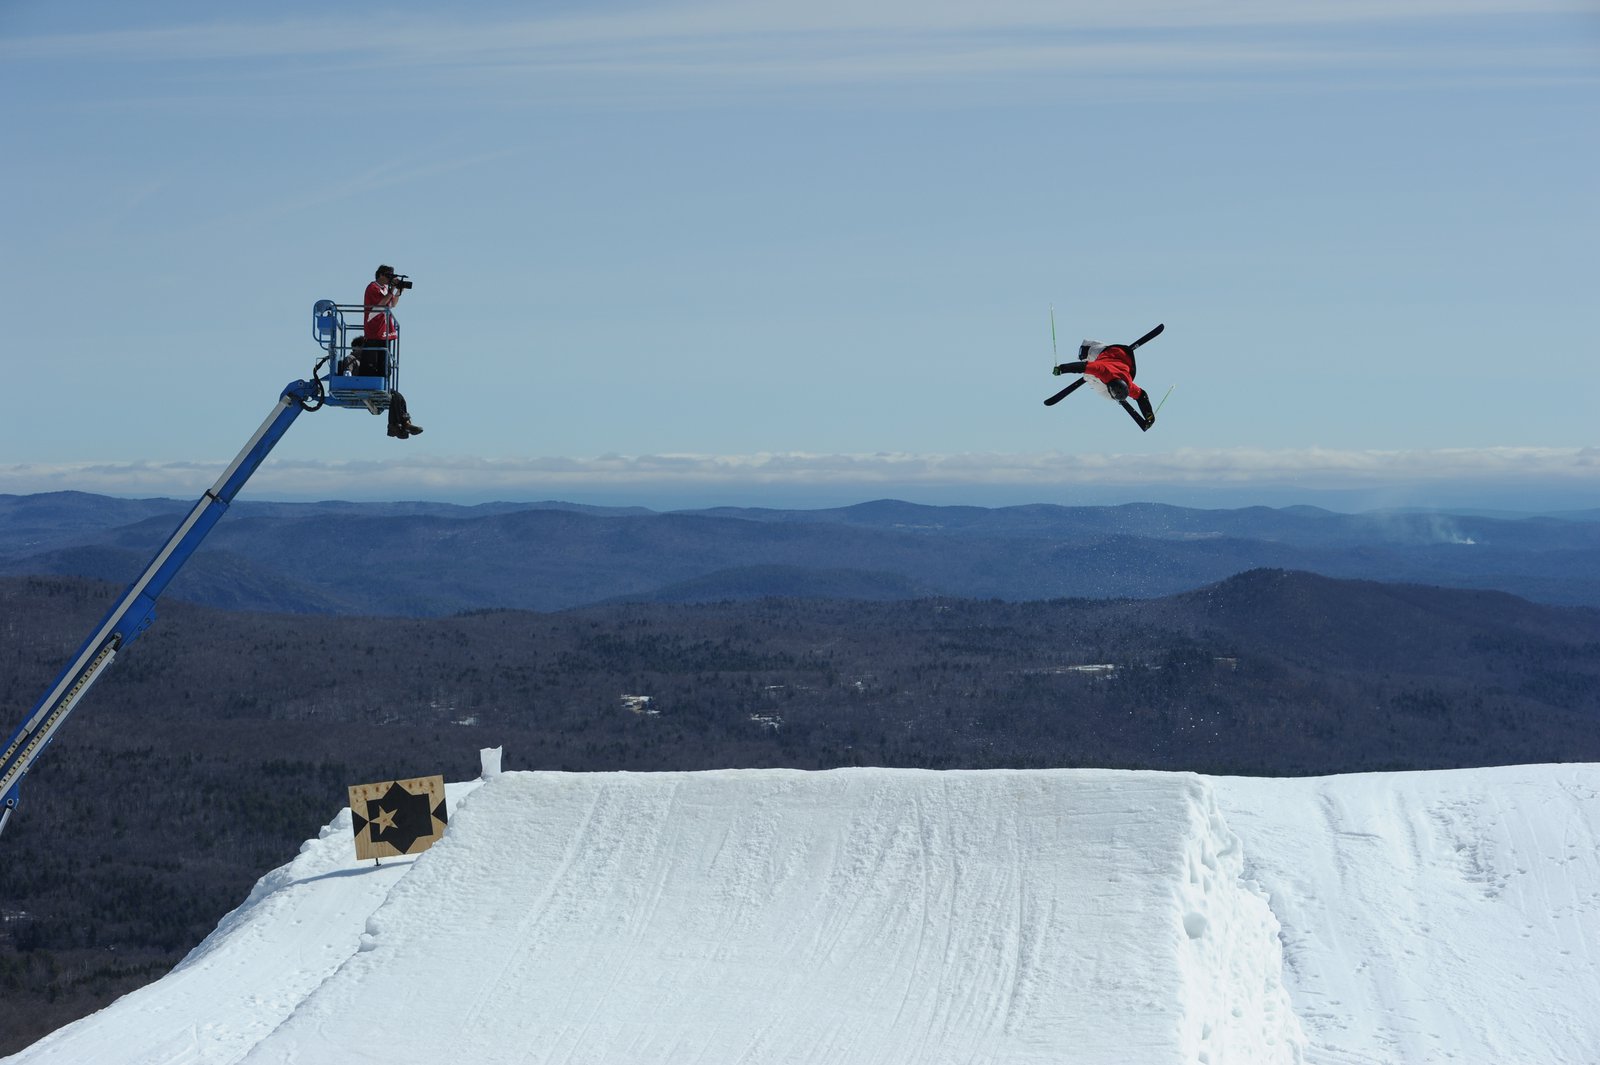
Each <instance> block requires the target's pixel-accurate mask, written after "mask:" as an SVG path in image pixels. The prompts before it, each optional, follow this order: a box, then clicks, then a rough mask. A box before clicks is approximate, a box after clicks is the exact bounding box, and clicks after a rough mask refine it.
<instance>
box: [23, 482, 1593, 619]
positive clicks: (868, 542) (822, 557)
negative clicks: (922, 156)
mask: <svg viewBox="0 0 1600 1065" xmlns="http://www.w3.org/2000/svg"><path fill="white" fill-rule="evenodd" d="M190 506H192V504H191V503H190V502H188V501H181V500H170V499H138V500H130V499H116V498H111V497H107V496H96V495H89V494H84V493H74V492H64V493H49V494H41V495H28V496H15V495H0V574H7V575H33V574H37V575H45V574H53V575H64V576H80V577H91V578H98V579H104V580H111V581H116V582H126V581H128V580H130V579H131V578H132V577H133V576H134V575H135V574H136V573H137V572H138V571H139V569H140V568H141V566H142V565H143V564H144V563H145V562H146V561H147V560H148V558H149V557H150V556H151V554H152V553H153V552H154V551H155V550H156V548H157V547H159V546H160V544H161V543H162V542H163V541H164V540H165V538H166V537H167V535H168V534H169V533H170V532H171V531H172V529H173V528H174V527H175V525H176V523H177V521H178V520H179V518H180V517H181V516H182V515H183V514H184V513H186V512H187V510H188V509H189V508H190ZM1260 567H1273V568H1283V569H1293V570H1303V571H1308V572H1312V573H1319V574H1322V575H1325V576H1330V577H1344V578H1361V579H1367V580H1378V581H1401V582H1413V583H1421V584H1432V585H1439V586H1445V587H1455V588H1472V589H1493V590H1499V591H1505V592H1510V593H1513V594H1515V595H1518V596H1522V597H1524V598H1527V599H1530V600H1534V601H1537V602H1544V603H1552V604H1562V605H1584V606H1600V511H1588V512H1583V513H1575V514H1570V515H1563V516H1559V517H1552V516H1539V517H1514V516H1505V515H1482V514H1469V513H1434V512H1416V511H1389V512H1371V513H1364V514H1339V513H1335V512H1332V511H1327V510H1322V509H1319V508H1315V507H1287V508H1266V507H1251V508H1244V509H1237V510H1198V509H1189V508H1184V507H1174V506H1165V505H1158V504H1129V505H1125V506H1115V507H1063V506H1053V505H1045V504H1037V505H1030V506H1014V507H999V508H983V507H959V506H922V505H918V504H913V503H906V502H900V501H896V500H879V501H876V502H870V503H862V504H859V505H856V506H850V507H841V508H835V509H827V510H769V509H761V508H717V509H712V510H700V511H674V512H668V513H660V512H655V511H650V510H646V509H643V508H603V507H587V506H579V505H575V504H569V503H561V502H554V501H544V502H534V503H488V504H483V505H479V506H453V505H449V504H441V503H345V502H321V503H257V502H240V503H235V504H234V505H233V506H232V507H231V508H230V513H229V514H228V515H227V516H226V517H225V518H224V519H223V520H222V522H221V523H219V524H218V526H217V528H216V529H215V531H213V532H212V534H211V536H210V538H209V539H208V541H207V542H206V544H205V545H204V546H203V547H202V548H201V550H200V551H199V552H198V553H197V554H196V556H195V559H194V561H193V562H192V563H191V564H190V565H189V567H188V568H187V569H185V570H184V572H183V573H182V574H181V575H180V576H179V577H178V579H177V580H176V581H175V582H174V584H173V586H172V589H171V594H172V595H173V596H175V597H178V598H183V599H187V600H190V601H194V602H199V603H205V604H208V605H212V606H220V607H227V608H232V609H240V610H270V611H280V612H290V613H332V614H369V615H405V616H436V615H445V614H452V613H457V612H461V611H467V610H480V609H493V608H514V609H532V610H557V609H564V608H569V607H575V606H583V605H588V604H595V603H605V602H616V601H641V602H715V601H721V600H748V599H757V598H763V597H767V596H788V597H810V598H855V599H867V600H894V599H907V598H920V597H924V596H930V595H945V596H958V597H964V598H981V599H990V598H993V599H1001V600H1008V601H1022V600H1035V599H1054V598H1070V597H1086V598H1115V597H1133V598H1154V597H1159V596H1166V595H1172V594H1176V593H1180V592H1184V591H1189V590H1192V589H1195V588H1199V587H1202V586H1204V585H1208V584H1211V583H1213V582H1216V581H1219V580H1223V579H1226V578H1227V577H1230V576H1232V575H1234V574H1236V573H1241V572H1244V571H1246V570H1251V569H1256V568H1260Z"/></svg>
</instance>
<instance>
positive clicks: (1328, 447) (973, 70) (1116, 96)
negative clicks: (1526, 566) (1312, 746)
mask: <svg viewBox="0 0 1600 1065" xmlns="http://www.w3.org/2000/svg"><path fill="white" fill-rule="evenodd" d="M0 131H3V142H4V144H5V151H4V161H3V162H0V202H3V203H4V205H5V207H4V212H5V215H4V226H3V229H0V247H3V251H4V254H3V257H0V314H3V318H4V321H5V337H6V343H5V347H6V349H7V353H8V354H7V358H6V360H5V363H6V370H7V377H8V379H9V381H8V384H9V392H10V402H9V403H8V404H7V415H6V417H5V418H3V419H0V491H3V492H31V491H43V490H51V489H57V488H77V489H82V490H87V491H101V492H108V493H112V494H121V495H177V496H187V495H192V494H195V493H197V492H198V491H199V490H201V489H203V488H205V487H206V486H207V485H209V483H210V481H211V479H212V478H213V477H214V476H215V473H216V471H217V470H218V469H219V468H220V466H221V464H223V463H225V462H226V460H228V459H229V458H231V457H232V455H233V453H234V451H235V450H236V449H237V448H238V447H239V446H240V445H241V444H242V443H243V442H244V440H245V439H246V438H247V436H248V435H249V433H250V432H251V431H252V430H253V429H254V428H255V426H256V425H257V424H258V423H259V421H260V420H261V418H262V417H264V416H265V415H266V414H267V412H268V410H269V409H270V408H271V406H272V404H273V402H274V400H275V397H276V395H277V392H278V390H279V389H280V388H281V387H282V386H283V384H284V383H286V382H287V381H290V380H292V379H294V378H297V377H301V376H304V375H305V374H306V373H307V372H308V371H309V370H310V368H311V365H312V362H313V361H314V358H315V356H316V354H317V349H316V348H315V345H314V344H313V343H312V341H311V339H310V332H309V330H310V307H311V304H312V303H313V302H314V301H315V300H317V299H319V298H323V297H331V298H336V299H338V300H340V301H341V302H350V301H354V300H356V299H358V297H359V292H360V289H361V287H362V286H363V285H364V284H365V282H366V280H367V279H368V278H370V276H371V272H372V269H373V267H374V266H375V265H376V264H377V263H378V262H380V261H383V262H389V263H393V264H395V265H396V266H397V267H399V268H400V269H401V270H402V271H404V272H407V273H409V274H411V275H412V276H413V278H415V280H416V284H417V287H416V289H415V290H414V291H413V292H412V293H410V294H409V295H408V296H407V297H406V298H405V300H404V301H403V302H402V304H401V306H400V308H399V310H400V317H401V323H402V337H403V339H402V344H403V355H404V363H403V365H404V371H403V373H404V376H403V380H402V385H403V388H404V391H405V392H406V394H407V396H408V398H409V399H410V401H411V405H412V408H413V412H414V414H415V417H416V420H417V421H418V422H419V423H421V424H423V425H424V426H425V427H426V429H427V432H426V434H424V435H423V436H421V437H418V438H415V439H413V440H409V441H405V442H398V441H394V440H390V439H389V438H387V437H386V436H385V435H384V433H383V431H382V423H381V421H380V420H378V419H374V418H371V417H369V416H367V415H365V414H357V413H352V412H348V411H335V410H325V411H322V412H319V413H317V414H315V415H311V416H307V417H303V418H302V419H301V420H300V422H299V423H298V424H297V425H296V426H295V428H294V430H293V431H292V432H291V434H290V436H289V437H288V438H287V439H286V441H285V442H284V443H283V444H282V445H280V448H279V450H278V452H277V454H276V455H275V457H274V459H273V461H272V462H271V463H270V464H269V466H268V467H267V468H265V469H263V471H262V472H261V473H260V474H259V475H258V477H257V480H256V481H255V482H253V483H252V485H251V487H250V488H249V489H247V494H248V495H249V496H251V497H255V498H330V497H341V498H357V499H359V498H386V499H395V498H433V499H450V500H456V501H475V500H482V499H538V498H548V497H558V498H567V499H577V500H582V501H590V502H610V503H644V504H646V505H657V506H674V505H701V504H709V503H747V504H762V503H774V504H784V505H822V504H831V503H846V502H853V501H857V500H862V499H870V498H876V497H880V496H886V495H893V496H899V497H902V498H910V499H917V500H923V501H929V502H975V503H984V504H996V503H1004V502H1024V501H1048V502H1060V503H1072V502H1108V501H1119V500H1131V499H1145V498H1162V499H1169V500H1172V501H1175V502H1189V503H1201V504H1204V503H1208V502H1211V503H1215V504H1216V505H1237V504H1241V503H1247V502H1258V501H1259V502H1268V503H1282V502H1289V501H1293V500H1295V499H1304V500H1306V501H1313V502H1318V501H1321V502H1328V503H1330V504H1331V505H1339V506H1346V507H1349V508H1351V509H1356V508H1360V507H1364V506H1380V505H1411V504H1421V505H1426V504H1438V505H1453V506H1466V505H1476V506H1485V507H1489V506H1527V507H1546V506H1593V505H1595V502H1594V501H1595V500H1596V498H1600V497H1597V494H1596V491H1595V490H1596V488H1597V487H1600V441H1597V440H1596V428H1595V427H1596V423H1597V419H1596V416H1595V409H1596V405H1597V400H1600V387H1597V380H1600V377H1597V365H1600V364H1597V361H1596V355H1597V351H1596V344H1595V342H1594V339H1593V337H1594V334H1593V332H1592V330H1593V323H1592V321H1590V319H1591V318H1592V313H1591V312H1592V309H1593V308H1594V307H1595V305H1596V302H1597V301H1596V294H1597V292H1600V268H1597V266H1596V261H1597V259H1596V254H1595V251H1594V248H1595V245H1596V238H1597V236H1600V209H1597V207H1596V194H1595V175H1596V174H1597V173H1600V150H1597V149H1600V133H1597V131H1600V9H1597V8H1596V7H1595V5H1594V4H1593V3H1592V2H1590V0H1531V2H1530V0H1453V2H1449V3H1445V2H1440V0H1385V2H1381V3H1379V2H1364V0H1354V2H1351V0H1338V2H1335V0H1309V2H1299V3H1287V4H1286V3H1281V2H1268V0H1233V2H1223V3H1212V4H1205V5H1197V4H1193V3H1187V2H1179V0H1133V2H1127V3H1121V4H1117V5H1108V4H1099V3H1094V4H1091V3H1082V2H1077V0H1066V2H1061V0H1054V2H1049V3H1043V2H1029V0H993V2H989V3H985V4H976V3H940V2H937V0H935V2H926V0H924V2H917V3H911V2H899V0H884V2H878V3H860V2H851V3H843V2H839V3H829V2H817V0H805V2H801V0H792V2H790V0H784V2H773V3H766V4H759V5H756V4H748V3H745V4H737V3H717V2H705V3H701V2H685V3H645V4H638V5H627V4H617V3H605V2H602V3H585V4H582V5H579V4H564V3H555V4H543V5H538V6H537V7H533V6H528V5H510V4H506V5H500V4H461V5H453V6H450V7H448V8H442V7H439V6H438V5H434V4H415V3H408V2H401V3H392V4H385V5H377V6H374V5H361V6H360V7H359V8H357V7H355V6H353V5H328V4H316V5H312V4H303V3H298V2H293V0H291V2H286V3H278V4H274V5H271V6H270V7H246V6H240V5H227V6H226V7H222V6H219V5H215V4H210V3H204V4H203V3H198V2H196V3H187V2H152V3H146V4H137V5H132V4H110V3H74V4H46V3H44V2H34V0H10V2H8V3H6V4H4V5H0ZM1052 305H1053V306H1054V308H1055V315H1056V322H1057V329H1058V334H1059V337H1060V342H1061V344H1062V347H1063V350H1064V351H1065V350H1066V349H1068V348H1070V347H1072V346H1074V345H1075V344H1076V342H1077V341H1078V340H1079V339H1081V338H1083V337H1094V338H1098V339H1104V340H1113V341H1114V340H1127V339H1132V338H1133V337H1135V336H1138V335H1139V334H1140V333H1142V332H1144V331H1145V330H1146V329H1148V328H1150V327H1151V326H1153V325H1154V324H1156V323H1157V322H1165V323H1166V324H1167V331H1166V335H1165V336H1163V337H1162V338H1161V339H1160V340H1158V341H1156V342H1154V343H1153V344H1152V345H1151V346H1150V347H1149V348H1147V349H1145V350H1144V352H1142V356H1143V357H1142V358H1141V359H1140V381H1141V383H1143V384H1145V386H1146V387H1147V388H1150V389H1152V390H1153V391H1154V392H1155V394H1156V395H1157V397H1160V396H1161V395H1162V394H1164V393H1165V392H1166V390H1167V388H1168V387H1169V386H1172V387H1173V393H1172V398H1171V400H1170V402H1169V403H1168V405H1167V407H1166V408H1165V409H1164V410H1163V411H1162V414H1161V418H1160V421H1159V422H1158V424H1157V426H1156V427H1155V429H1154V430H1153V431H1152V432H1150V433H1149V434H1143V435H1142V434H1140V433H1139V432H1138V430H1137V429H1136V427H1135V426H1134V425H1133V424H1132V423H1131V422H1130V421H1129V420H1128V419H1127V417H1126V416H1125V415H1123V414H1122V413H1121V412H1120V411H1118V410H1117V409H1116V408H1115V407H1113V406H1111V405H1110V404H1108V403H1106V402H1105V401H1104V400H1101V399H1098V398H1096V397H1093V396H1088V395H1079V396H1074V397H1073V398H1072V399H1071V400H1069V401H1068V402H1066V403H1063V404H1062V405H1060V406H1058V407H1055V408H1049V409H1047V408H1045V407H1043V406H1042V405H1041V403H1040V401H1041V400H1042V399H1043V398H1044V397H1045V396H1047V395H1049V394H1050V393H1051V392H1053V391H1054V390H1055V389H1056V388H1057V387H1058V386H1059V384H1060V383H1061V382H1058V381H1057V380H1056V379H1054V378H1052V377H1050V376H1049V373H1048V367H1049V366H1050V363H1051V352H1050V323H1049V317H1048V315H1049V310H1050V307H1051V306H1052Z"/></svg>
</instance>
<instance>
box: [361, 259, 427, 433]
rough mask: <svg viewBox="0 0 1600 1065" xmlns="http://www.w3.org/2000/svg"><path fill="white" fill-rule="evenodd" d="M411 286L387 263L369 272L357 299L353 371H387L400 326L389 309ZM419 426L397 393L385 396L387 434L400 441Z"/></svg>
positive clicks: (380, 374) (364, 372) (378, 372)
mask: <svg viewBox="0 0 1600 1065" xmlns="http://www.w3.org/2000/svg"><path fill="white" fill-rule="evenodd" d="M410 287H411V279H410V278H408V277H406V276H405V275H404V274H396V273H395V272H394V267H392V266H389V265H387V264H385V265H383V266H380V267H378V269H377V270H376V271H374V272H373V275H372V282H371V283H370V284H369V285H367V291H366V294H365V295H364V296H363V297H362V299H361V304H362V311H361V333H362V336H361V346H362V351H361V353H360V355H359V356H357V359H358V360H359V362H360V363H361V364H362V365H361V366H360V367H359V368H358V370H357V372H358V373H363V374H371V375H373V376H382V375H384V374H386V373H387V372H388V354H389V345H390V343H392V342H393V341H395V340H398V339H399V337H400V324H399V323H398V322H397V321H395V317H394V315H393V313H391V312H390V310H389V308H391V307H393V306H394V305H395V304H396V303H399V302H400V293H402V292H404V291H405V290H406V289H408V288H410ZM379 359H381V360H382V365H381V366H373V365H370V364H369V362H368V360H379ZM420 432H422V426H420V425H417V424H416V423H414V422H413V421H412V420H411V416H410V414H408V413H407V412H406V398H405V397H404V396H402V395H401V394H400V393H399V392H395V391H391V392H390V393H389V435H390V436H393V437H398V438H400V439H401V440H404V439H406V438H407V437H409V436H416V435H417V434H418V433H420Z"/></svg>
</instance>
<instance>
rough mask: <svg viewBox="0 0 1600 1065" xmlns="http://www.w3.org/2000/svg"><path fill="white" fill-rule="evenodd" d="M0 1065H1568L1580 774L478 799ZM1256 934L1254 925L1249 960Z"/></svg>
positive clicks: (1008, 779) (1045, 776) (1579, 874)
mask: <svg viewBox="0 0 1600 1065" xmlns="http://www.w3.org/2000/svg"><path fill="white" fill-rule="evenodd" d="M449 800H450V804H451V825H450V829H449V831H448V832H447V833H446V835H445V837H444V839H443V840H442V841H441V842H440V843H439V844H438V845H436V846H435V847H434V848H433V849H432V850H431V851H429V852H427V853H425V854H423V855H421V856H420V857H418V858H415V859H400V860H395V861H390V862H386V863H384V864H383V865H382V866H380V867H373V866H371V865H360V864H357V863H356V862H355V861H354V859H353V856H352V854H353V852H352V847H351V843H350V832H351V823H350V814H349V811H348V810H346V811H343V812H342V813H341V814H340V816H339V817H338V818H336V819H335V820H334V821H333V823H332V824H330V825H329V826H328V827H327V828H325V829H324V830H323V831H322V834H321V836H320V837H319V838H318V839H316V840H310V841H308V842H307V843H306V844H305V845H304V846H303V847H302V849H301V853H300V855H299V856H298V857H297V858H295V859H294V860H293V861H292V862H290V863H289V864H288V865H286V866H284V867H283V868H281V869H278V870H276V871H274V872H273V873H270V874H268V875H267V876H266V877H264V878H262V880H261V881H260V883H258V884H257V886H256V888H255V889H254V890H253V891H252V892H251V894H250V896H249V898H248V899H247V900H246V901H245V902H244V903H243V904H242V905H241V906H240V907H239V908H238V909H237V910H235V911H234V912H233V913H231V914H229V915H228V916H227V917H226V918H224V919H223V921H222V922H221V924H219V926H218V928H217V930H216V931H215V932H214V933H213V934H212V935H211V936H210V937H208V939H207V940H206V941H205V942H204V943H202V944H201V945H200V946H199V947H197V948H196V949H195V950H194V951H193V952H192V953H191V954H190V956H189V957H188V958H186V959H185V960H184V962H183V963H182V964H181V965H180V966H179V967H178V968H176V969H174V970H173V972H172V973H171V974H169V975H168V976H167V977H165V978H163V979H162V980H160V981H157V982H156V983H155V984H152V985H150V986H149V987H146V988H143V989H140V990H139V991H136V992H133V993H132V994H130V995H127V996H125V997H124V998H123V999H121V1000H119V1001H118V1002H116V1003H114V1004H113V1005H112V1006H110V1007H108V1008H107V1009H106V1010H103V1011H101V1012H100V1013H99V1014H96V1015H94V1016H93V1017H89V1018H85V1019H84V1020H82V1021H80V1022H78V1023H76V1024H74V1025H70V1026H68V1027H66V1028H64V1029H62V1030H61V1031H60V1032H57V1033H55V1034H53V1035H51V1036H49V1037H47V1038H46V1039H44V1040H42V1041H40V1042H39V1043H38V1044H36V1045H35V1046H33V1047H31V1048H29V1049H28V1050H26V1051H24V1052H22V1053H21V1054H19V1055H17V1056H15V1057H14V1058H11V1059H8V1060H9V1061H12V1062H17V1063H23V1062H26V1063H28V1065H34V1063H40V1062H50V1063H58V1062H71V1063H73V1065H100V1063H110V1062H116V1063H119V1065H120V1063H130V1065H137V1063H163V1065H166V1063H180V1062H181V1063H190V1062H193V1063H204V1065H212V1063H218V1065H221V1063H227V1065H232V1063H236V1062H245V1063H248V1065H256V1063H289V1062H292V1063H295V1065H313V1063H321V1062H328V1063H334V1062H337V1063H341V1065H342V1063H348V1062H367V1061H371V1062H379V1061H381V1062H385V1063H389V1062H393V1061H396V1060H401V1061H410V1060H419V1061H420V1060H428V1061H449V1062H519V1063H529V1065H535V1063H537V1065H569V1063H587V1062H606V1063H617V1062H620V1063H627V1062H680V1063H702V1065H711V1063H716V1065H720V1063H725V1062H727V1063H737V1062H749V1063H757V1062H760V1063H801V1062H804V1063H823V1062H829V1063H831V1062H849V1063H872V1065H879V1063H882V1065H888V1063H899V1062H905V1063H912V1062H915V1063H918V1065H921V1063H938V1062H995V1063H999V1062H1007V1063H1009V1062H1023V1063H1026V1062H1063V1061H1071V1062H1074V1063H1097V1062H1107V1063H1110V1062H1116V1063H1118V1065H1125V1063H1143V1062H1151V1063H1156V1062H1161V1063H1165V1062H1173V1063H1179V1062H1181V1063H1184V1065H1223V1063H1229V1062H1248V1063H1251V1065H1256V1063H1274V1062H1286V1063H1295V1062H1307V1063H1312V1065H1369V1063H1379V1062H1382V1063H1391V1062H1406V1063H1411V1062H1495V1063H1499V1062H1519V1063H1520V1062H1571V1063H1574V1065H1578V1063H1594V1062H1600V1016H1592V1014H1596V1013H1600V1011H1596V1010H1594V1008H1593V1004H1594V1003H1595V1002H1597V1001H1600V957H1597V949H1600V948H1597V947H1596V944H1597V943H1600V839H1597V832H1600V829H1597V826H1600V767H1597V766H1531V767H1511V768H1505V769H1490V770H1463V771H1456V772H1444V773H1410V774H1405V773H1402V774H1377V775H1362V776H1348V777H1329V778H1314V779H1302V780H1258V779H1242V778H1203V777H1198V776H1193V775H1189V774H1166V773H1144V772H1113V771H1094V770H1053V771H1037V772H1033V771H1030V772H1008V771H992V772H925V771H916V770H881V769H853V770H835V771H831V772H825V773H803V772H797V771H789V770H727V771H718V772H709V773H659V774H625V773H603V774H562V773H508V774H504V775H502V776H499V777H496V778H494V779H492V780H491V781H489V782H488V783H487V784H486V785H484V786H482V787H481V788H480V787H479V785H478V783H477V782H473V783H471V784H463V785H451V787H450V791H449ZM1280 925H1281V928H1280Z"/></svg>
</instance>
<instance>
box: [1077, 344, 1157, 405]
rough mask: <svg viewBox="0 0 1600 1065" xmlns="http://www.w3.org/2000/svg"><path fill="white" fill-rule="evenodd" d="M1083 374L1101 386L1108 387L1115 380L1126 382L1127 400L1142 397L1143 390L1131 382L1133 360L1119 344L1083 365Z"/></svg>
mask: <svg viewBox="0 0 1600 1065" xmlns="http://www.w3.org/2000/svg"><path fill="white" fill-rule="evenodd" d="M1083 372H1084V373H1086V374H1088V375H1089V376H1090V377H1093V378H1096V379H1098V380H1099V381H1100V382H1101V383H1102V384H1108V385H1109V384H1110V383H1111V382H1112V381H1117V380H1121V381H1126V382H1127V383H1128V398H1129V399H1138V398H1139V397H1140V396H1142V395H1144V389H1142V388H1140V387H1139V386H1138V384H1137V383H1135V382H1134V380H1133V358H1132V356H1130V355H1129V354H1128V349H1127V348H1124V347H1122V346H1121V345H1120V344H1113V345H1111V347H1109V348H1106V349H1105V350H1104V351H1102V352H1101V353H1100V354H1099V355H1096V356H1095V358H1094V361H1093V362H1091V363H1086V364H1085V365H1084V367H1083Z"/></svg>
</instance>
